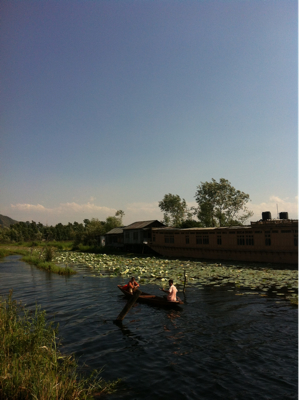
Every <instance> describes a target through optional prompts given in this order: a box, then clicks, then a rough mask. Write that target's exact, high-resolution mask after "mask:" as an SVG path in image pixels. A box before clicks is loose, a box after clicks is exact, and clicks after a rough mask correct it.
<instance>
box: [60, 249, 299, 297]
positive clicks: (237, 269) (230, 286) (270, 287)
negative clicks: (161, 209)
mask: <svg viewBox="0 0 299 400" xmlns="http://www.w3.org/2000/svg"><path fill="white" fill-rule="evenodd" d="M53 261H54V262H55V263H57V264H61V265H66V266H74V265H85V266H88V267H89V268H90V269H91V270H92V271H93V272H94V273H93V276H94V277H101V278H104V277H116V276H119V277H121V280H120V283H122V282H127V281H128V280H129V279H130V277H131V276H135V278H136V279H137V280H138V282H139V283H140V284H141V285H142V284H143V285H144V284H154V285H158V286H160V287H161V286H164V287H166V286H168V280H169V279H173V281H174V284H175V285H176V286H177V287H178V289H179V290H180V289H182V288H183V285H184V274H185V276H186V287H188V286H191V285H196V286H197V287H198V289H203V287H205V286H214V287H219V286H222V287H224V288H225V289H226V290H229V291H235V294H236V295H262V296H267V295H271V296H273V295H274V296H280V297H277V299H286V300H289V301H290V302H291V303H292V304H298V271H297V270H281V269H271V267H269V268H267V265H265V264H253V265H249V264H248V265H246V266H244V265H237V264H235V265H229V264H226V265H223V264H220V263H208V262H202V261H182V260H166V259H163V258H157V257H136V256H134V255H127V256H123V255H122V256H117V255H106V254H90V253H88V254H87V253H77V252H59V253H56V256H55V259H54V260H53ZM244 290H247V291H244Z"/></svg>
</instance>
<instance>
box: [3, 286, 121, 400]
mask: <svg viewBox="0 0 299 400" xmlns="http://www.w3.org/2000/svg"><path fill="white" fill-rule="evenodd" d="M57 333H58V328H57V327H54V325H53V324H52V323H48V324H47V323H46V314H45V312H44V311H41V310H40V308H39V307H36V309H35V313H30V311H29V310H27V309H26V308H24V307H23V306H22V304H21V303H20V302H17V301H15V300H13V299H12V292H10V294H9V296H8V298H7V299H3V298H0V399H1V400H4V399H6V400H7V399H42V400H54V399H59V400H75V399H76V400H80V399H91V398H92V395H93V394H97V395H99V394H101V393H104V392H105V393H111V392H113V391H115V389H116V387H117V385H118V383H119V380H117V381H114V382H105V381H104V380H103V379H102V378H101V377H100V373H101V371H93V372H92V373H91V375H90V376H84V375H83V374H82V373H80V372H79V367H78V364H77V362H76V360H75V358H74V356H72V355H68V356H66V355H63V354H62V353H61V352H60V351H59V345H60V344H59V342H58V338H57Z"/></svg>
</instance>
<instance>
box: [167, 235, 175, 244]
mask: <svg viewBox="0 0 299 400" xmlns="http://www.w3.org/2000/svg"><path fill="white" fill-rule="evenodd" d="M165 243H174V236H173V235H165Z"/></svg>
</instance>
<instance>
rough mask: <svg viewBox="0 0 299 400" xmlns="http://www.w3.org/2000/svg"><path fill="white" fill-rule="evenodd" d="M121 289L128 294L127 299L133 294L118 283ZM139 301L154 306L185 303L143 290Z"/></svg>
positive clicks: (170, 305) (172, 305)
mask: <svg viewBox="0 0 299 400" xmlns="http://www.w3.org/2000/svg"><path fill="white" fill-rule="evenodd" d="M117 287H118V288H119V290H120V291H121V292H122V293H123V294H124V295H125V296H126V298H127V299H129V298H130V297H132V296H133V294H132V293H130V292H129V291H127V290H124V289H123V288H122V286H121V285H117ZM137 301H138V302H139V303H145V304H150V305H153V306H159V307H174V306H177V305H179V304H184V302H183V301H181V300H179V301H168V300H166V299H165V298H164V297H162V296H156V295H154V294H149V293H145V292H141V295H140V296H139V297H138V300H137Z"/></svg>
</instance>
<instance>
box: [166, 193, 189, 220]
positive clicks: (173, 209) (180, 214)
mask: <svg viewBox="0 0 299 400" xmlns="http://www.w3.org/2000/svg"><path fill="white" fill-rule="evenodd" d="M159 207H160V209H161V211H163V212H164V214H163V215H164V220H163V222H164V224H165V225H171V226H175V227H179V226H180V225H181V223H182V222H183V221H184V220H185V217H186V214H187V212H188V210H187V204H186V201H185V199H181V198H180V196H179V195H177V194H171V193H168V194H165V196H164V198H163V200H162V201H160V202H159Z"/></svg>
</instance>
